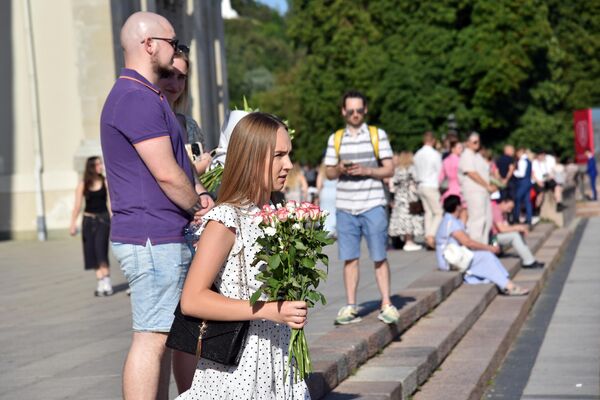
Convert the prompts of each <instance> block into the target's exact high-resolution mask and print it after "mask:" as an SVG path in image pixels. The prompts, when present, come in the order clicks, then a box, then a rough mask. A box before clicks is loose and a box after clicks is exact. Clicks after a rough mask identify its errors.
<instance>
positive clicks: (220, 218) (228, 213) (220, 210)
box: [196, 205, 243, 255]
mask: <svg viewBox="0 0 600 400" xmlns="http://www.w3.org/2000/svg"><path fill="white" fill-rule="evenodd" d="M239 220H240V218H239V215H238V213H237V212H236V210H235V209H234V208H233V207H232V206H230V205H218V206H216V207H213V208H212V209H211V210H210V211H209V212H208V213H206V214H205V215H204V216H203V217H202V224H201V225H200V228H199V229H198V231H197V232H196V234H197V235H201V234H202V232H203V231H204V229H205V228H206V225H207V224H208V223H209V222H210V221H217V222H220V223H221V224H223V225H225V226H226V227H227V228H232V229H235V243H234V244H233V248H232V249H231V255H237V254H238V253H239V252H240V250H241V249H242V248H243V243H242V238H241V232H240V228H239V225H238V224H239Z"/></svg>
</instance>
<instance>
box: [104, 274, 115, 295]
mask: <svg viewBox="0 0 600 400" xmlns="http://www.w3.org/2000/svg"><path fill="white" fill-rule="evenodd" d="M102 286H103V288H102V291H103V292H104V295H105V296H112V295H113V293H114V291H113V288H112V285H111V284H110V278H104V279H102Z"/></svg>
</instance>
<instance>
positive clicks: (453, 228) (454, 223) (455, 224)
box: [446, 218, 465, 236]
mask: <svg viewBox="0 0 600 400" xmlns="http://www.w3.org/2000/svg"><path fill="white" fill-rule="evenodd" d="M450 221H451V222H450V227H449V228H448V236H450V235H452V234H453V233H454V232H458V231H464V230H465V225H464V224H463V222H462V221H461V220H459V219H456V218H452V219H450ZM446 223H447V222H446Z"/></svg>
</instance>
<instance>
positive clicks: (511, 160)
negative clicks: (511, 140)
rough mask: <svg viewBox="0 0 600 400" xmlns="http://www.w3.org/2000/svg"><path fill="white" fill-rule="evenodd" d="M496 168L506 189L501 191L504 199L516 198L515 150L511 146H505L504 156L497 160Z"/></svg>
mask: <svg viewBox="0 0 600 400" xmlns="http://www.w3.org/2000/svg"><path fill="white" fill-rule="evenodd" d="M496 166H497V167H498V172H499V173H500V178H501V179H502V183H504V184H505V185H506V188H504V189H502V190H501V195H502V197H510V198H514V195H515V180H514V179H513V172H514V171H515V148H514V147H513V146H511V145H510V144H507V145H505V146H504V154H503V155H501V156H500V157H498V159H497V160H496Z"/></svg>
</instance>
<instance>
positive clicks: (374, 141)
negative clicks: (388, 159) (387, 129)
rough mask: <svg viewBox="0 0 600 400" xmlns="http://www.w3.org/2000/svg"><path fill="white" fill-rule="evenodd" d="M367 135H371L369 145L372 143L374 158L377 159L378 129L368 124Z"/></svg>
mask: <svg viewBox="0 0 600 400" xmlns="http://www.w3.org/2000/svg"><path fill="white" fill-rule="evenodd" d="M369 136H371V145H373V152H374V153H375V158H376V159H377V161H379V131H378V130H377V127H376V126H373V125H369Z"/></svg>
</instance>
